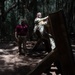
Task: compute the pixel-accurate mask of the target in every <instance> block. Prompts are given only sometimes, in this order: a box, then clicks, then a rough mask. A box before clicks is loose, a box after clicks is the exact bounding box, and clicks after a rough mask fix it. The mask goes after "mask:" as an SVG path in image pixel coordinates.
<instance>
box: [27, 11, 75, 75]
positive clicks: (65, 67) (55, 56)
mask: <svg viewBox="0 0 75 75" xmlns="http://www.w3.org/2000/svg"><path fill="white" fill-rule="evenodd" d="M49 25H50V26H49V27H50V30H51V32H50V33H51V34H52V35H53V37H54V40H55V44H56V49H55V50H54V51H52V52H50V53H49V54H48V55H47V56H46V57H45V58H44V59H43V60H42V62H40V63H39V64H38V65H37V66H36V67H35V68H34V69H33V70H32V71H30V72H29V73H28V74H27V75H41V74H42V73H43V72H44V71H45V70H46V69H47V68H49V66H50V65H51V64H52V63H53V62H55V61H56V60H59V61H60V64H61V70H62V75H75V71H74V70H75V65H74V60H73V53H72V48H71V45H70V42H69V36H68V33H67V29H66V22H65V17H64V12H63V11H62V10H60V11H58V12H56V13H51V14H49Z"/></svg>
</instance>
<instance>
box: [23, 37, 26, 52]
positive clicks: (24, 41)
mask: <svg viewBox="0 0 75 75" xmlns="http://www.w3.org/2000/svg"><path fill="white" fill-rule="evenodd" d="M23 52H24V53H26V52H27V51H26V37H24V38H23Z"/></svg>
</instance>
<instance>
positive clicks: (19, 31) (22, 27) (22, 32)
mask: <svg viewBox="0 0 75 75" xmlns="http://www.w3.org/2000/svg"><path fill="white" fill-rule="evenodd" d="M15 31H16V32H17V34H18V35H21V36H25V35H26V34H27V31H28V26H27V25H17V26H16V29H15Z"/></svg>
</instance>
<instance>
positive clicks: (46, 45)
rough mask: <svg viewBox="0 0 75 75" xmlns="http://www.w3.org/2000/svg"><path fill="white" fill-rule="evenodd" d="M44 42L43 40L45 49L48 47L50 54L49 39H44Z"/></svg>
mask: <svg viewBox="0 0 75 75" xmlns="http://www.w3.org/2000/svg"><path fill="white" fill-rule="evenodd" d="M42 40H43V42H44V43H45V47H46V50H47V52H50V51H51V44H50V40H49V39H47V38H43V39H42Z"/></svg>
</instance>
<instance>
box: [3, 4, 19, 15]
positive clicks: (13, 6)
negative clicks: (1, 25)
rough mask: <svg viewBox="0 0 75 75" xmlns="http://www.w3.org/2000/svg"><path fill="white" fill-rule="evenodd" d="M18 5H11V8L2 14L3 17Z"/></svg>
mask: <svg viewBox="0 0 75 75" xmlns="http://www.w3.org/2000/svg"><path fill="white" fill-rule="evenodd" d="M17 5H18V3H15V4H12V6H11V7H10V8H9V9H8V10H7V11H6V12H5V13H4V14H3V16H6V15H7V14H8V13H9V12H10V11H11V10H12V9H13V8H15V7H16V6H17Z"/></svg>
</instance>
